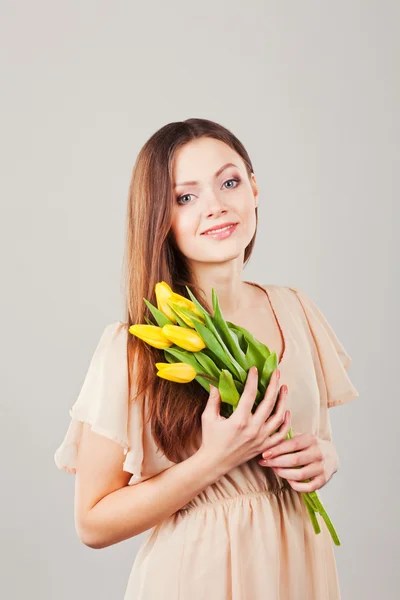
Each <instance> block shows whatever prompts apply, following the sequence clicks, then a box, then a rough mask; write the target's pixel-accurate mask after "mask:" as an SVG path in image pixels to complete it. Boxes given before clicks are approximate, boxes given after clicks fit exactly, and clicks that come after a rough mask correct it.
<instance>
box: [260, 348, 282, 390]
mask: <svg viewBox="0 0 400 600" xmlns="http://www.w3.org/2000/svg"><path fill="white" fill-rule="evenodd" d="M277 367H278V357H277V355H276V352H272V354H270V355H269V356H268V357H267V358H266V360H265V363H264V366H263V369H262V372H261V376H260V382H261V385H263V386H265V388H267V387H268V383H269V380H270V379H271V375H272V373H273V372H274V371H275V369H276V368H277Z"/></svg>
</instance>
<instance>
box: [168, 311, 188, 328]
mask: <svg viewBox="0 0 400 600" xmlns="http://www.w3.org/2000/svg"><path fill="white" fill-rule="evenodd" d="M169 308H170V309H171V310H172V312H173V313H174V315H175V318H176V321H177V323H178V325H180V326H181V327H184V328H185V329H191V327H189V325H187V324H186V323H185V321H184V320H183V319H182V317H180V316H179V314H178V313H177V312H176V310H174V309H173V308H172V306H170V307H169Z"/></svg>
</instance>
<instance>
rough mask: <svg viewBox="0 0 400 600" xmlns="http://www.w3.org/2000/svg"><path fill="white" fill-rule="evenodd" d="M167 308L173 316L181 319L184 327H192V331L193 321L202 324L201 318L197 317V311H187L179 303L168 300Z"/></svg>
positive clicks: (202, 319)
mask: <svg viewBox="0 0 400 600" xmlns="http://www.w3.org/2000/svg"><path fill="white" fill-rule="evenodd" d="M185 300H186V298H185ZM168 306H170V308H172V310H173V311H174V313H175V315H178V317H180V319H182V321H183V322H184V323H185V325H187V326H188V327H192V329H194V328H195V327H194V323H193V321H197V322H200V323H204V318H203V316H202V315H199V313H198V311H197V310H196V311H193V310H192V309H188V308H187V306H186V305H183V304H182V303H181V302H173V301H172V300H168Z"/></svg>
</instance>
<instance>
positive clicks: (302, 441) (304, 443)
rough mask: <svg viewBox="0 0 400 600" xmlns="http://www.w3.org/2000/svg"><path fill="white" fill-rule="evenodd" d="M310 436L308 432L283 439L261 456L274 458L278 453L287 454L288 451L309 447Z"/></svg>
mask: <svg viewBox="0 0 400 600" xmlns="http://www.w3.org/2000/svg"><path fill="white" fill-rule="evenodd" d="M311 441H312V440H311V438H310V436H309V434H308V433H301V434H300V435H297V436H296V437H294V438H291V439H290V440H284V441H283V442H281V443H280V444H278V445H277V446H274V447H273V448H271V449H270V450H268V451H267V453H263V458H274V457H275V456H279V455H280V454H288V453H289V452H297V451H299V450H304V449H305V448H309V447H310V445H311ZM264 454H265V456H264Z"/></svg>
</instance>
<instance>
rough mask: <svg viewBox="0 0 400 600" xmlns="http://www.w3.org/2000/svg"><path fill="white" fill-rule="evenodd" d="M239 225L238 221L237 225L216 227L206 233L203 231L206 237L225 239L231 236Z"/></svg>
mask: <svg viewBox="0 0 400 600" xmlns="http://www.w3.org/2000/svg"><path fill="white" fill-rule="evenodd" d="M237 226H238V223H236V225H229V227H224V228H223V229H219V230H218V229H215V230H214V231H208V232H206V233H203V235H204V236H205V237H210V238H213V239H216V240H223V239H225V238H228V237H230V236H231V235H232V233H233V232H234V231H235V230H236V227H237Z"/></svg>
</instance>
